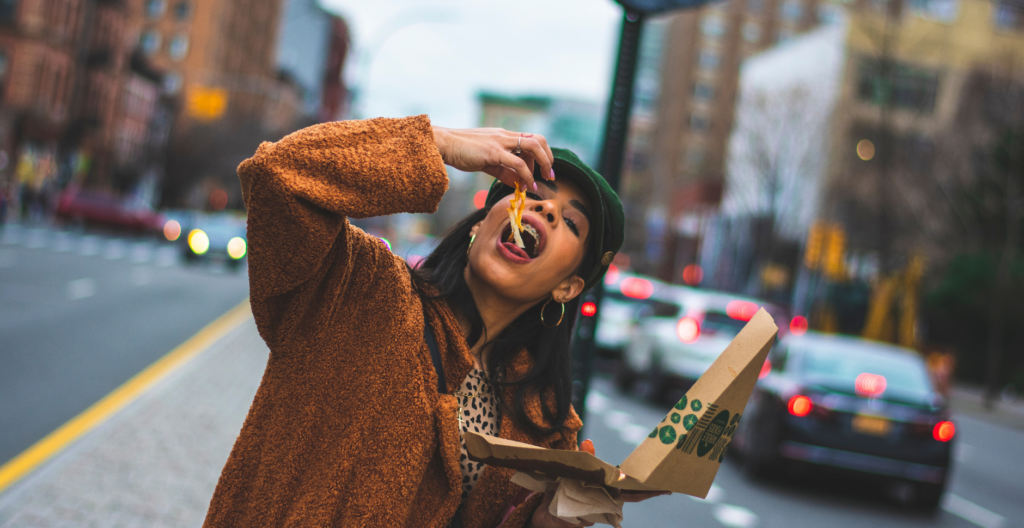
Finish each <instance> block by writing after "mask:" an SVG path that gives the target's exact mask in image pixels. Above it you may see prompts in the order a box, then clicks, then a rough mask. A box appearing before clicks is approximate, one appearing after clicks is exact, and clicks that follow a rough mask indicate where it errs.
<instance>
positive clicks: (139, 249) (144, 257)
mask: <svg viewBox="0 0 1024 528" xmlns="http://www.w3.org/2000/svg"><path fill="white" fill-rule="evenodd" d="M152 256H153V247H152V246H150V245H149V244H147V243H146V242H139V243H137V244H135V245H133V246H132V262H134V263H136V264H142V263H143V262H148V261H149V259H150V257H152Z"/></svg>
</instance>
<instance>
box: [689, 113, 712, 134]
mask: <svg viewBox="0 0 1024 528" xmlns="http://www.w3.org/2000/svg"><path fill="white" fill-rule="evenodd" d="M708 128H711V120H710V119H708V118H707V116H703V115H700V114H693V115H691V116H690V130H693V131H694V132H704V131H705V130H707V129H708Z"/></svg>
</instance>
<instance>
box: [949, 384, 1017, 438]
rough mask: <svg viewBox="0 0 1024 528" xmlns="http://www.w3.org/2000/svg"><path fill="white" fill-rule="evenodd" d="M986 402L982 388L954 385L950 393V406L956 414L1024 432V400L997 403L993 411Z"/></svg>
mask: <svg viewBox="0 0 1024 528" xmlns="http://www.w3.org/2000/svg"><path fill="white" fill-rule="evenodd" d="M984 402H985V389H984V388H982V387H974V386H969V385H954V386H953V389H952V390H951V391H950V395H949V406H950V408H951V409H953V412H954V413H960V414H966V415H968V416H971V417H973V418H977V419H979V420H985V421H987V422H990V423H994V424H996V425H1001V426H1003V427H1009V428H1011V429H1017V430H1018V431H1024V400H1017V401H1014V402H1005V401H996V402H995V404H994V405H993V407H992V409H986V408H985V403H984Z"/></svg>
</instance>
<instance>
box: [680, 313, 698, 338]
mask: <svg viewBox="0 0 1024 528" xmlns="http://www.w3.org/2000/svg"><path fill="white" fill-rule="evenodd" d="M676 335H678V336H679V340H680V341H682V342H683V343H693V342H696V341H697V339H698V338H700V323H698V322H697V320H696V319H694V318H693V317H683V318H682V319H680V320H679V323H678V324H676Z"/></svg>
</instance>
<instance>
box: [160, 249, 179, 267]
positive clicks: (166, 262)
mask: <svg viewBox="0 0 1024 528" xmlns="http://www.w3.org/2000/svg"><path fill="white" fill-rule="evenodd" d="M177 262H178V248H177V247H175V246H163V247H161V248H160V249H159V250H157V252H156V265H157V266H173V265H175V264H177Z"/></svg>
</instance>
